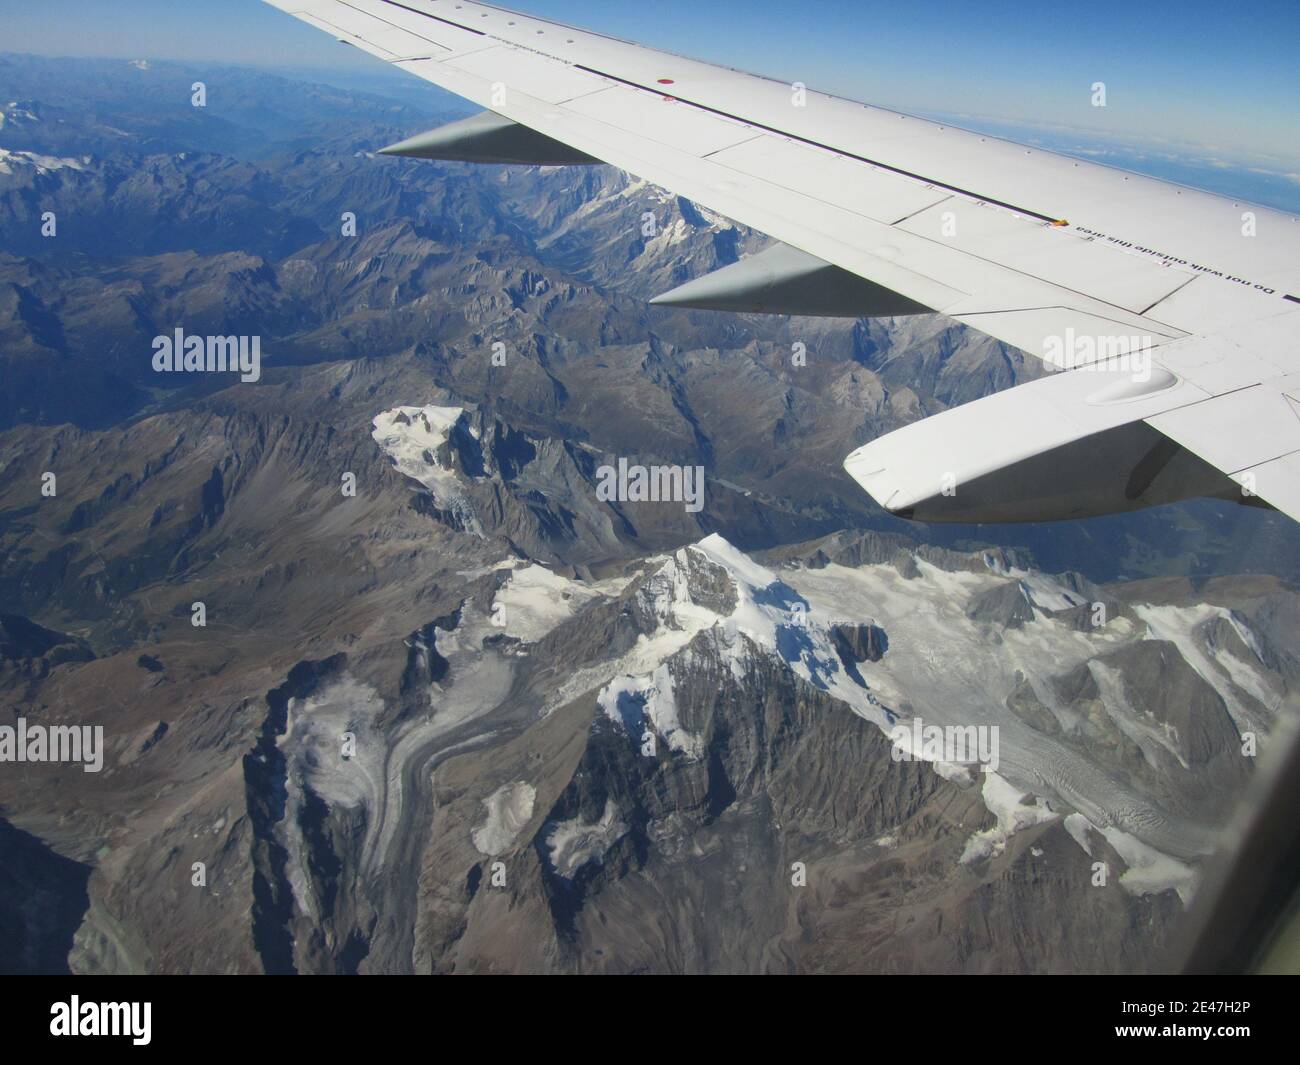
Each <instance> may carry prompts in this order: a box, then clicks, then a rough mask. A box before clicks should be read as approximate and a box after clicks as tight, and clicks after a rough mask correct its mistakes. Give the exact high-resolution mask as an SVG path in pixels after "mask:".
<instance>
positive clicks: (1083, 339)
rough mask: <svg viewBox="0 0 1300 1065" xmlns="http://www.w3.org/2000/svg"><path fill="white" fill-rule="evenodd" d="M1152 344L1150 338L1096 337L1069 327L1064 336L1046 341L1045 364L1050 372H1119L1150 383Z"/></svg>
mask: <svg viewBox="0 0 1300 1065" xmlns="http://www.w3.org/2000/svg"><path fill="white" fill-rule="evenodd" d="M1151 345H1152V340H1151V338H1150V337H1144V336H1122V335H1120V334H1106V335H1101V336H1097V335H1094V334H1092V333H1076V332H1075V331H1074V328H1073V327H1069V328H1067V329H1066V330H1065V333H1064V335H1061V334H1053V335H1052V336H1046V337H1044V338H1043V362H1045V363H1046V364H1047V367H1048V369H1051V370H1089V369H1091V370H1099V371H1100V370H1106V371H1115V370H1119V371H1122V372H1127V373H1128V374H1130V375H1131V376H1132V378H1133V380H1134V381H1137V382H1144V381H1149V380H1151V352H1150V350H1149V349H1150V348H1151Z"/></svg>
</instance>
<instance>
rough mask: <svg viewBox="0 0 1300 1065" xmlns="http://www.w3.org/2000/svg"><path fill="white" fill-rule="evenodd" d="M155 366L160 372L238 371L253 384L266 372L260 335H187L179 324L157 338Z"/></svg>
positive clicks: (154, 350)
mask: <svg viewBox="0 0 1300 1065" xmlns="http://www.w3.org/2000/svg"><path fill="white" fill-rule="evenodd" d="M153 368H154V370H155V371H157V372H158V373H224V372H230V373H237V374H239V379H240V380H241V381H244V382H245V383H248V384H251V383H252V382H254V381H256V380H258V379H259V378H261V376H262V338H261V337H260V336H198V335H196V334H191V335H189V336H186V335H185V331H184V330H183V329H181V328H180V327H179V326H178V327H177V328H176V331H175V332H174V333H173V334H172V335H170V336H168V335H166V334H164V335H162V336H156V337H154V338H153Z"/></svg>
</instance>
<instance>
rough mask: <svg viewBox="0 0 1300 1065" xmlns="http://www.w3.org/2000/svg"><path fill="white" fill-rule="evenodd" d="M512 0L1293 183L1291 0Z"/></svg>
mask: <svg viewBox="0 0 1300 1065" xmlns="http://www.w3.org/2000/svg"><path fill="white" fill-rule="evenodd" d="M7 6H8V7H9V10H8V11H6V12H5V14H4V25H5V34H4V39H3V41H2V42H0V49H3V50H6V51H30V52H37V53H43V54H47V55H101V56H102V55H108V56H121V57H126V58H180V59H198V60H227V61H235V62H252V63H257V64H284V65H292V66H294V67H298V68H333V69H336V70H337V71H338V72H340V73H346V72H348V71H352V72H362V71H364V70H365V69H367V68H370V67H371V66H372V65H373V66H374V67H375V68H382V67H383V64H381V63H379V61H378V60H373V59H371V58H370V57H368V56H366V55H364V54H363V53H359V52H357V51H356V50H354V49H349V48H344V47H342V46H340V45H338V44H337V43H336V42H334V41H332V40H331V39H330V38H329V37H328V36H326V35H325V34H322V33H319V32H318V31H316V30H313V29H312V28H310V27H308V26H306V25H304V24H302V23H300V22H298V21H297V20H296V19H293V18H290V17H289V16H287V15H284V14H282V13H281V12H279V11H277V10H275V9H274V8H271V7H269V6H268V5H266V4H263V3H261V2H260V0H205V2H203V3H195V2H192V0H183V2H178V0H114V2H104V0H41V2H40V3H23V4H18V3H11V4H9V5H7ZM512 6H514V7H516V8H517V9H519V10H522V11H526V12H528V13H529V14H536V15H540V16H543V17H549V18H556V19H560V20H562V21H566V22H570V23H572V24H574V25H578V26H583V27H587V28H591V29H597V30H601V31H603V32H606V33H612V34H615V35H618V36H622V37H627V38H629V39H632V40H637V41H641V42H644V43H647V44H653V45H657V46H660V47H665V48H669V49H672V50H674V51H678V52H683V53H685V54H688V55H694V56H698V57H699V58H703V59H708V60H713V61H718V62H723V63H726V64H729V65H731V66H737V67H741V68H743V69H747V70H753V71H755V72H758V73H763V74H770V75H772V76H775V77H780V78H784V79H786V80H790V81H803V82H806V83H807V84H808V85H810V86H811V87H813V88H818V89H824V90H826V91H829V92H835V93H839V94H841V95H844V96H849V97H852V98H854V99H860V100H864V101H868V102H872V103H879V104H883V105H886V106H891V107H897V108H900V109H903V110H910V111H914V112H918V113H925V114H942V115H944V116H945V117H950V118H952V117H958V118H961V117H966V118H967V119H968V121H967V122H966V123H965V124H967V125H980V124H981V121H982V120H999V121H1002V122H1004V123H1020V122H1025V123H1029V124H1031V125H1033V126H1036V127H1039V128H1040V129H1041V128H1043V127H1060V128H1061V131H1062V133H1063V134H1064V132H1065V131H1069V132H1071V133H1079V132H1082V133H1084V134H1086V135H1088V136H1091V137H1093V138H1095V139H1096V140H1097V141H1098V142H1099V143H1100V142H1106V141H1111V142H1114V143H1116V144H1128V145H1140V146H1142V147H1144V148H1146V149H1154V150H1157V151H1167V152H1169V153H1170V154H1171V155H1176V156H1179V157H1181V158H1184V159H1187V158H1195V159H1199V160H1203V161H1208V162H1209V164H1210V165H1231V166H1233V167H1241V166H1255V167H1258V168H1259V169H1260V170H1261V171H1268V172H1269V173H1270V174H1273V175H1277V176H1279V178H1280V179H1281V180H1289V181H1292V182H1293V183H1294V184H1295V185H1296V187H1297V188H1300V58H1298V53H1300V3H1297V2H1296V0H1256V2H1254V3H1253V4H1249V5H1246V4H1240V3H1228V2H1224V0H1214V2H1210V0H1177V2H1171V0H1148V2H1145V3H1143V2H1142V0H1122V2H1121V0H1085V2H1076V3H1064V2H1059V0H1052V2H1043V0H1037V2H1030V0H978V2H970V0H898V2H891V3H873V2H871V0H858V2H851V0H804V2H798V0H709V2H707V3H701V2H700V0H655V2H654V3H653V4H652V5H650V9H649V10H650V13H649V14H647V10H646V8H645V7H644V6H642V5H634V4H627V3H612V2H597V0H516V2H515V3H514V4H513V5H512ZM1094 81H1103V82H1105V83H1106V86H1107V103H1108V106H1107V107H1106V108H1104V109H1101V108H1095V107H1092V106H1091V104H1090V86H1091V85H1092V83H1093V82H1094ZM1005 132H1007V133H1008V134H1009V135H1012V136H1014V135H1015V134H1014V126H1013V125H1008V127H1007V129H1006V131H1005ZM1287 175H1291V176H1289V177H1288V176H1287Z"/></svg>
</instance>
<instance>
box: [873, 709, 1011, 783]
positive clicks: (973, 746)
mask: <svg viewBox="0 0 1300 1065" xmlns="http://www.w3.org/2000/svg"><path fill="white" fill-rule="evenodd" d="M889 739H890V742H891V743H892V744H893V749H892V750H891V751H890V755H891V756H892V757H893V759H894V761H895V762H950V763H952V764H954V765H970V764H972V763H975V762H978V763H979V764H980V765H981V766H983V767H984V768H985V769H987V770H988V771H989V772H991V773H996V772H997V769H998V765H999V764H1000V763H1001V758H1000V756H999V753H998V751H999V749H1000V746H999V745H1000V741H999V738H998V726H997V725H927V724H926V723H925V722H924V721H922V720H921V719H920V718H919V717H914V718H912V720H911V721H908V722H906V723H904V724H900V725H895V726H894V727H893V728H892V729H890V730H889Z"/></svg>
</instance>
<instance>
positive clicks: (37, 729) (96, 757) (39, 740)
mask: <svg viewBox="0 0 1300 1065" xmlns="http://www.w3.org/2000/svg"><path fill="white" fill-rule="evenodd" d="M0 762H81V763H82V766H81V768H82V769H83V770H84V771H85V772H87V773H98V772H99V771H100V770H101V769H103V768H104V726H103V725H95V726H93V727H92V726H90V725H29V724H27V719H26V718H25V717H20V718H19V719H18V723H17V724H16V725H0Z"/></svg>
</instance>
